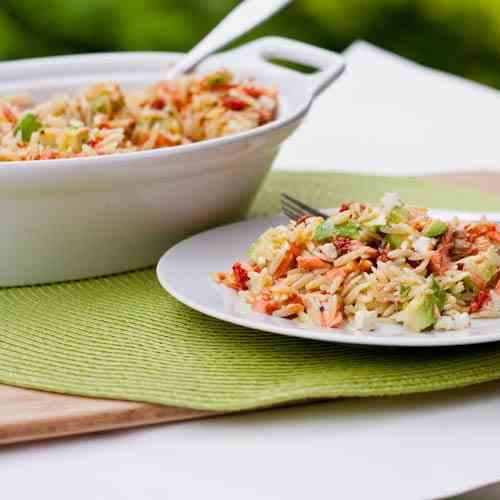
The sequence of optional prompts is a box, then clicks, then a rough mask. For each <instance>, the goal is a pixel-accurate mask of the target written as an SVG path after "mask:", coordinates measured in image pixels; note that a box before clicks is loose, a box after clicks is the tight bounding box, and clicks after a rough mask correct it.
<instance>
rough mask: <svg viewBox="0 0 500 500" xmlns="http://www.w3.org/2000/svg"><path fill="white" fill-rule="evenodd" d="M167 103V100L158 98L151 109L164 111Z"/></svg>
mask: <svg viewBox="0 0 500 500" xmlns="http://www.w3.org/2000/svg"><path fill="white" fill-rule="evenodd" d="M166 104H167V103H166V102H165V99H163V98H162V97H156V98H155V100H154V101H153V102H152V103H151V107H152V108H153V109H163V108H164V107H165V105H166Z"/></svg>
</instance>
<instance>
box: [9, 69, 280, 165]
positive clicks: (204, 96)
mask: <svg viewBox="0 0 500 500" xmlns="http://www.w3.org/2000/svg"><path fill="white" fill-rule="evenodd" d="M277 107H278V97H277V92H276V90H275V89H274V88H271V87H266V86H263V85H259V84H257V83H256V82H254V81H251V80H246V81H236V80H235V78H234V76H233V75H232V73H230V72H229V71H227V70H219V71H216V72H213V73H210V74H208V75H205V76H196V75H188V76H184V77H181V78H178V79H176V80H171V81H160V82H158V83H156V84H155V85H151V86H149V87H146V88H144V89H141V90H140V91H134V92H132V91H131V92H126V91H125V90H123V89H122V88H120V86H119V85H117V84H116V83H98V84H96V85H93V86H92V87H90V88H88V89H86V90H85V91H83V92H82V93H80V94H78V95H75V96H69V95H62V96H59V97H54V98H52V99H50V100H48V101H45V102H41V103H38V104H36V105H34V104H33V103H32V101H31V100H30V98H29V97H25V96H14V97H4V98H0V161H15V160H48V159H56V158H71V157H80V156H95V155H106V154H112V153H124V152H131V151H142V150H147V149H155V148H162V147H169V146H178V145H182V144H189V143H191V142H198V141H203V140H205V139H213V138H216V137H222V136H226V135H229V134H234V133H237V132H243V131H247V130H251V129H253V128H255V127H258V126H260V125H264V124H266V123H269V122H270V121H272V120H274V119H275V117H276V113H277Z"/></svg>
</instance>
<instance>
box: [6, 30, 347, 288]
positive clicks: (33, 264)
mask: <svg viewBox="0 0 500 500" xmlns="http://www.w3.org/2000/svg"><path fill="white" fill-rule="evenodd" d="M178 57H180V56H179V54H172V53H136V52H135V53H134V52H130V53H116V54H95V55H78V56H62V57H52V58H43V59H31V60H24V61H15V62H6V63H0V95H8V94H10V95H12V94H19V93H29V94H30V95H32V96H33V97H34V99H35V100H39V99H45V98H49V97H51V96H52V95H53V94H55V93H60V92H74V91H75V90H77V89H79V88H81V87H82V86H85V85H88V84H91V83H94V82H97V81H109V80H113V81H116V82H118V83H120V84H121V85H123V87H124V88H133V87H134V86H135V87H137V86H139V85H144V84H147V83H151V82H155V81H157V80H159V79H161V78H162V71H164V70H165V68H166V67H167V66H168V65H169V64H171V63H172V62H173V61H174V60H175V59H177V58H178ZM270 58H280V59H285V60H290V61H295V62H298V63H302V64H307V65H309V66H312V67H315V68H318V72H316V73H313V74H312V75H305V74H303V73H299V72H296V71H293V70H290V69H285V68H283V67H280V66H276V65H274V64H271V63H270V62H268V59H270ZM220 67H226V68H228V69H230V70H231V71H233V72H234V73H235V74H236V77H237V78H246V77H253V78H255V79H256V80H257V81H258V82H260V83H263V84H266V85H275V86H276V87H277V89H278V91H279V105H280V111H279V115H278V119H277V120H276V121H274V122H272V123H269V124H267V125H264V126H261V127H259V128H256V129H254V130H251V131H249V132H245V133H240V134H235V135H232V136H226V137H223V138H220V139H213V140H208V141H203V142H199V143H194V144H190V145H185V146H178V147H172V148H162V149H155V150H150V151H141V152H132V153H124V154H112V155H109V156H98V157H86V158H71V159H58V160H37V161H22V162H0V239H1V246H0V287H5V286H17V285H28V284H39V283H48V282H57V281H66V280H73V279H80V278H89V277H94V276H101V275H106V274H112V273H118V272H123V271H130V270H133V269H140V268H144V267H147V266H150V265H153V264H155V263H156V262H157V260H158V258H159V257H160V256H161V255H162V253H163V252H164V251H165V250H166V249H167V248H168V247H169V246H170V245H171V244H173V243H174V242H176V241H178V240H180V239H181V238H184V237H186V236H188V235H189V234H193V233H195V232H197V231H200V230H202V229H205V228H208V227H211V226H215V225H219V224H223V223H226V222H228V221H231V220H235V219H237V218H239V217H241V216H243V214H244V213H245V211H246V209H247V208H248V206H249V204H250V203H251V201H252V199H253V197H254V195H255V193H256V192H257V190H258V188H259V186H260V184H261V182H262V180H263V179H264V176H265V174H266V173H267V171H268V170H269V168H270V166H271V163H272V161H273V159H274V157H275V156H276V153H277V151H278V148H279V146H280V144H281V143H282V142H283V141H284V140H285V139H286V138H287V137H288V136H289V135H290V134H291V133H292V132H293V131H294V130H295V128H296V127H297V126H298V125H299V123H300V122H301V121H302V119H303V118H304V116H305V114H306V113H307V111H308V110H309V107H310V105H311V102H312V101H313V99H314V97H315V96H316V95H318V94H319V93H320V92H321V90H323V89H324V88H325V87H326V86H327V85H329V84H330V83H331V82H332V81H333V80H334V79H335V78H336V77H337V76H338V75H340V73H341V72H342V70H343V68H344V63H343V60H342V58H341V57H340V56H338V55H337V54H335V53H333V52H330V51H327V50H324V49H320V48H317V47H312V46H310V45H305V44H303V43H299V42H296V41H292V40H287V39H284V38H275V37H271V38H262V39H260V40H257V41H255V42H251V43H249V44H247V45H244V46H242V47H239V48H237V49H234V50H231V51H228V52H224V53H222V54H219V55H216V56H213V57H212V58H210V59H209V60H207V62H205V63H204V64H203V65H202V66H200V68H199V71H200V72H201V73H203V72H206V71H210V70H213V69H217V68H220ZM202 254H203V252H202V251H201V252H200V255H202Z"/></svg>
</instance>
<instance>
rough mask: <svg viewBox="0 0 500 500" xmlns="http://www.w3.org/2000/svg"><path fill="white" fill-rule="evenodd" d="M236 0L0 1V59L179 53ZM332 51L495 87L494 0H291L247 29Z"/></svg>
mask: <svg viewBox="0 0 500 500" xmlns="http://www.w3.org/2000/svg"><path fill="white" fill-rule="evenodd" d="M236 4H237V0H182V1H175V0H144V1H136V0H131V1H127V0H50V1H47V2H40V0H1V4H0V59H2V60H6V59H16V58H24V57H33V56H43V55H52V54H67V53H78V52H96V51H113V50H174V51H185V50H187V49H189V48H190V47H191V46H192V45H193V44H194V43H195V42H196V41H197V40H199V39H200V38H201V37H202V36H203V35H204V34H205V33H206V32H207V31H208V30H209V29H210V28H211V27H212V26H214V25H215V24H216V23H217V22H218V20H220V19H221V18H222V17H223V16H224V15H225V14H226V13H227V12H229V10H230V9H231V8H232V7H233V6H234V5H236ZM264 34H278V35H285V36H289V37H293V38H297V39H300V40H304V41H307V42H310V43H314V44H318V45H321V46H324V47H327V48H331V49H335V50H343V49H344V48H345V47H347V46H348V45H349V44H350V43H351V42H352V41H353V40H355V39H358V38H363V39H365V40H368V41H370V42H373V43H375V44H376V45H379V46H380V47H383V48H386V49H389V50H391V51H393V52H396V53H398V54H400V55H403V56H405V57H408V58H410V59H413V60H415V61H418V62H421V63H423V64H426V65H428V66H432V67H435V68H440V69H443V70H446V71H450V72H452V73H456V74H459V75H463V76H465V77H468V78H471V79H474V80H477V81H480V82H483V83H486V84H489V85H492V86H494V87H497V88H500V64H499V62H500V0H295V2H294V3H293V4H292V5H291V6H289V7H287V9H286V10H285V11H283V12H282V13H281V14H279V15H278V16H276V17H275V18H274V19H272V20H270V21H269V22H267V23H266V24H265V25H264V26H262V27H261V28H259V29H257V30H255V31H253V32H252V33H251V35H250V36H248V37H247V38H253V37H257V36H262V35H264Z"/></svg>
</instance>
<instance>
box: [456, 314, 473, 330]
mask: <svg viewBox="0 0 500 500" xmlns="http://www.w3.org/2000/svg"><path fill="white" fill-rule="evenodd" d="M453 322H454V323H455V330H465V329H466V328H469V326H470V316H469V315H468V314H467V313H466V312H464V313H460V314H457V315H456V316H453Z"/></svg>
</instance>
